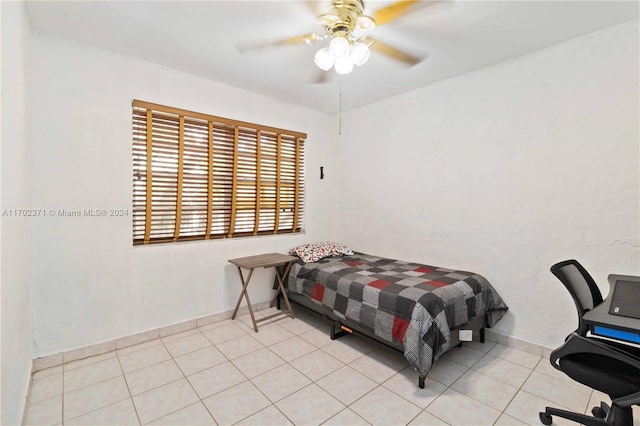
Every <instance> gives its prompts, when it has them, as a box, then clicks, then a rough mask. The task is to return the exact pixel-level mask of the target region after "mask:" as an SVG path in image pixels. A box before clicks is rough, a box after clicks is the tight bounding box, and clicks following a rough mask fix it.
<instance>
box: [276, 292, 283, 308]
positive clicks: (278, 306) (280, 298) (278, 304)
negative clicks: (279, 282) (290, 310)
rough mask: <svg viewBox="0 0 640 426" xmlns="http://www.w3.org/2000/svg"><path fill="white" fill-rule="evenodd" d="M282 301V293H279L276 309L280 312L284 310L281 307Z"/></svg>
mask: <svg viewBox="0 0 640 426" xmlns="http://www.w3.org/2000/svg"><path fill="white" fill-rule="evenodd" d="M281 300H282V295H281V294H280V293H278V294H277V295H276V309H277V310H279V311H281V310H282V308H281V307H280V302H281Z"/></svg>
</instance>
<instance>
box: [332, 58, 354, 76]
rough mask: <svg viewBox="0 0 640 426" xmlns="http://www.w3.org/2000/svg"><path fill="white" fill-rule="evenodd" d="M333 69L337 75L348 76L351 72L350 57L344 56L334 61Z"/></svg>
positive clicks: (351, 62) (351, 63)
mask: <svg viewBox="0 0 640 426" xmlns="http://www.w3.org/2000/svg"><path fill="white" fill-rule="evenodd" d="M335 68H336V72H337V73H338V74H349V73H350V72H351V71H353V61H352V60H351V57H349V56H346V57H344V58H339V59H336V63H335Z"/></svg>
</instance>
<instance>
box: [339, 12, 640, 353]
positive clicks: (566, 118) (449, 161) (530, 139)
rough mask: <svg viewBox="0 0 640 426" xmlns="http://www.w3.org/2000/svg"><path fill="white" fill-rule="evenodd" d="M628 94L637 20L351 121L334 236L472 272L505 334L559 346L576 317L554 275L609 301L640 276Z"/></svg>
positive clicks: (633, 92)
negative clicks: (576, 269)
mask: <svg viewBox="0 0 640 426" xmlns="http://www.w3.org/2000/svg"><path fill="white" fill-rule="evenodd" d="M345 91H346V90H345ZM638 93H639V86H638V23H637V22H635V23H631V24H625V25H622V26H618V27H614V28H611V29H608V30H605V31H602V32H599V33H595V34H592V35H589V36H586V37H583V38H580V39H576V40H572V41H569V42H566V43H563V44H560V45H556V46H553V47H550V48H547V49H545V50H542V51H538V52H536V53H533V54H529V55H526V56H522V57H519V58H516V59H514V60H511V61H508V62H504V63H501V64H497V65H495V66H492V67H489V68H485V69H482V70H478V71H475V72H472V73H468V74H465V75H461V76H458V77H455V78H452V79H449V80H446V81H442V82H440V83H437V84H434V85H431V86H428V87H424V88H421V89H418V90H414V91H411V92H408V93H405V94H403V95H401V96H397V97H394V98H392V99H388V100H385V101H382V102H379V103H376V104H373V105H370V106H367V107H363V108H360V109H358V110H355V111H352V112H349V113H346V114H344V117H343V121H342V122H343V133H342V137H341V139H340V140H339V141H338V158H339V165H338V169H339V170H340V173H339V176H338V177H337V180H338V181H339V185H340V191H339V193H338V206H339V208H340V214H339V215H338V218H339V219H338V220H339V224H338V235H340V240H341V241H343V242H344V243H348V244H350V245H352V246H353V247H354V248H355V249H357V250H361V251H365V252H368V253H372V254H379V255H385V256H389V257H393V258H401V259H404V260H412V261H419V262H424V263H428V264H432V265H439V266H447V267H452V268H459V269H466V270H472V271H475V272H478V273H480V274H482V275H484V276H486V277H487V278H488V279H489V280H490V281H491V282H492V283H493V284H494V286H495V287H496V288H497V289H498V290H499V292H500V293H501V295H502V296H503V298H504V299H505V301H506V302H507V304H508V305H509V307H510V313H509V314H508V316H506V317H505V318H504V319H503V320H501V322H500V323H499V324H498V326H497V331H498V332H499V333H501V334H506V335H511V336H514V337H517V338H521V339H524V340H528V341H532V342H536V343H539V344H544V345H548V346H554V345H557V344H558V343H560V342H561V341H562V339H563V338H564V336H566V334H568V333H569V332H570V331H572V330H573V329H574V328H575V327H576V324H577V318H576V311H575V308H574V307H573V304H572V302H571V299H570V296H569V295H568V293H567V291H566V290H565V289H564V287H563V286H562V284H561V283H560V282H559V281H557V280H556V279H555V278H554V277H553V275H552V274H551V273H550V272H549V267H550V266H551V265H552V264H553V263H555V262H557V261H560V260H565V259H568V258H576V259H578V260H579V261H580V262H581V263H583V265H585V267H586V268H587V269H588V270H589V271H590V272H591V273H592V274H593V276H594V278H595V279H596V281H597V282H598V283H599V285H600V286H601V288H602V290H603V292H604V294H605V295H606V292H607V291H608V284H607V281H606V277H607V275H608V274H609V273H622V274H638V273H640V250H639V248H638V247H639V233H640V230H639V218H640V211H639V207H640V195H639V194H640V191H639V176H638V169H639V167H638V166H639V164H638V162H639V124H638V117H639V107H638Z"/></svg>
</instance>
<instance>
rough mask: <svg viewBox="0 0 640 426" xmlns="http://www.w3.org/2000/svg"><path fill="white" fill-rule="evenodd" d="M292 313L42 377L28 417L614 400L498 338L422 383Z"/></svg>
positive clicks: (492, 419) (372, 417) (517, 414)
mask: <svg viewBox="0 0 640 426" xmlns="http://www.w3.org/2000/svg"><path fill="white" fill-rule="evenodd" d="M267 314H268V312H264V311H263V312H259V313H258V315H259V316H264V315H267ZM296 315H297V317H296V319H295V320H292V319H290V318H282V317H281V318H280V319H276V320H274V321H272V322H271V323H266V322H264V323H261V324H262V325H261V326H260V331H259V333H254V332H253V330H252V327H251V322H250V319H249V317H248V316H244V317H241V318H238V319H236V320H235V321H231V320H226V321H222V322H218V323H214V324H210V325H207V326H204V327H200V328H196V329H193V330H190V331H187V332H183V333H180V334H175V335H172V336H168V337H164V338H162V339H157V340H152V341H149V342H146V343H143V344H140V345H137V346H131V347H128V348H124V349H120V350H117V351H114V352H110V353H107V354H104V355H100V356H95V357H91V358H86V359H83V360H79V361H75V362H71V363H67V364H65V365H64V366H59V367H55V368H51V369H47V370H42V371H39V372H36V373H35V374H34V377H33V384H32V388H31V391H30V397H29V405H28V407H27V413H26V418H25V423H26V424H29V425H31V424H37V425H58V424H68V425H99V424H100V425H106V424H110V425H140V424H143V425H146V424H154V425H213V424H219V425H231V424H243V425H289V424H295V425H319V424H325V425H367V424H372V425H405V424H410V425H446V424H449V425H492V424H495V425H522V424H531V425H539V424H540V422H539V420H538V412H539V411H540V410H543V409H544V407H545V406H554V407H566V408H568V409H570V410H576V411H582V412H588V410H590V408H591V407H592V406H594V405H597V404H598V403H599V401H601V400H608V399H607V397H606V395H602V394H600V393H598V392H594V391H592V390H590V389H589V388H586V387H584V386H581V385H579V384H576V383H575V382H573V381H572V380H571V379H569V378H567V377H565V376H564V375H563V374H561V373H559V372H557V371H556V370H554V369H553V368H552V367H551V366H550V365H549V361H548V360H547V359H541V357H539V356H536V355H532V354H529V353H526V352H522V351H518V350H516V349H513V348H509V347H506V346H503V345H498V344H495V343H491V342H487V343H484V344H481V343H478V342H470V343H465V344H464V346H463V347H461V348H454V349H452V350H451V351H449V352H448V353H447V354H445V355H444V356H443V357H442V358H441V359H440V360H439V361H437V362H436V363H435V364H434V367H433V368H432V370H431V371H430V373H429V375H428V376H427V381H426V387H425V389H419V388H418V387H417V375H416V374H415V372H414V371H413V370H412V369H411V368H409V367H408V365H407V362H406V360H405V359H404V356H403V355H402V354H401V353H399V352H396V351H393V350H390V349H389V348H387V347H385V346H383V345H381V344H378V343H377V342H374V341H372V340H370V339H366V338H363V337H359V336H354V335H350V336H345V337H343V338H341V339H339V340H336V341H332V340H330V338H329V336H328V323H327V322H326V321H325V320H323V319H321V318H320V317H318V316H316V315H314V314H311V313H309V312H307V311H305V310H304V309H302V308H300V309H297V310H296ZM635 408H636V407H634V409H635ZM638 411H640V410H637V411H634V414H635V417H636V419H635V424H636V425H640V412H638ZM554 421H555V422H557V423H556V424H572V425H575V424H574V423H572V422H568V421H565V420H563V419H556V418H554Z"/></svg>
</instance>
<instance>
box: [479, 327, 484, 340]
mask: <svg viewBox="0 0 640 426" xmlns="http://www.w3.org/2000/svg"><path fill="white" fill-rule="evenodd" d="M480 343H484V327H482V328H481V329H480Z"/></svg>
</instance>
